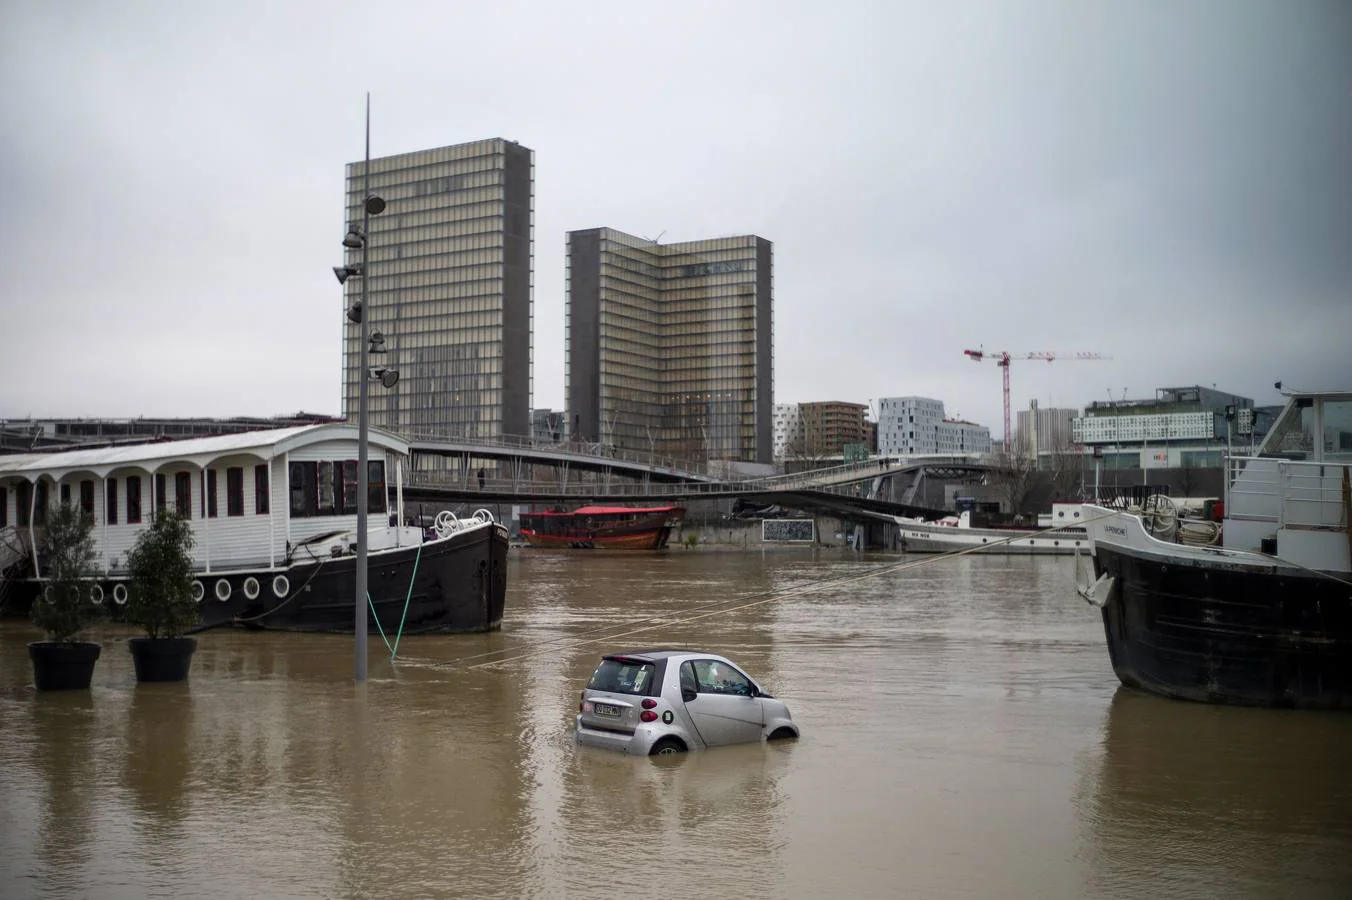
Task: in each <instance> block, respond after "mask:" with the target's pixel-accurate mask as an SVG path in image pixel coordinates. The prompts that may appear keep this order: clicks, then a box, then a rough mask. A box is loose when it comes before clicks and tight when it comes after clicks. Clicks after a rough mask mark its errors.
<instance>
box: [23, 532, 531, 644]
mask: <svg viewBox="0 0 1352 900" xmlns="http://www.w3.org/2000/svg"><path fill="white" fill-rule="evenodd" d="M507 547H508V541H507V532H506V530H505V529H503V528H502V527H501V526H498V525H491V526H488V527H481V528H474V529H470V530H467V531H462V532H459V533H457V534H454V535H452V536H450V537H449V538H445V539H442V540H434V541H428V542H425V543H423V544H421V545H415V546H409V547H401V548H397V549H393V550H384V551H379V552H372V553H370V554H368V556H367V592H368V593H369V594H370V597H371V603H370V604H368V606H367V628H368V631H369V632H370V633H373V634H374V633H375V632H376V631H377V617H378V618H379V627H380V628H383V629H384V630H385V631H386V632H387V633H391V634H392V633H393V632H395V631H396V630H397V629H398V628H399V626H400V621H401V619H402V621H403V633H404V634H421V633H432V632H443V633H456V632H484V631H494V630H496V629H498V628H499V627H500V626H501V624H502V613H503V608H504V605H505V602H506V596H507ZM356 568H357V561H356V557H354V556H350V555H349V556H340V557H333V558H324V557H321V558H318V559H313V558H308V557H306V556H305V554H304V551H303V549H302V550H301V551H300V552H298V553H296V554H295V555H294V557H293V560H292V562H291V564H290V565H287V566H284V567H278V568H273V569H267V568H260V569H258V570H256V571H247V570H240V571H231V572H227V573H212V574H199V575H197V576H196V580H197V581H199V582H200V583H201V584H202V586H203V597H202V600H201V604H200V605H201V611H202V624H201V625H200V626H198V627H196V628H194V629H193V630H194V631H200V630H206V629H209V628H216V627H220V626H227V625H234V626H240V627H246V628H257V629H271V630H279V631H305V632H334V633H343V634H352V631H353V628H352V626H353V619H354V615H355V611H354V608H353V605H354V603H355V602H356ZM119 585H121V590H119ZM9 587H10V588H11V590H10V591H9V592H8V593H9V596H7V597H6V598H5V601H6V602H5V604H4V613H5V614H6V615H27V613H28V609H29V608H30V607H31V605H32V600H33V598H34V597H35V596H36V595H37V591H38V590H40V589H41V587H42V585H41V583H39V582H36V581H32V580H26V581H19V582H12V583H11V584H10V585H9ZM100 588H101V590H102V593H103V595H104V600H103V605H104V606H105V607H107V610H108V612H109V615H110V618H111V619H112V620H113V621H117V620H119V619H120V618H121V611H122V609H123V606H122V605H120V604H119V603H118V602H117V600H116V598H117V597H118V596H119V595H122V596H125V595H124V594H122V592H123V591H125V590H126V589H127V583H126V582H125V581H120V580H118V579H110V580H107V581H104V582H102V583H101V584H100ZM222 598H224V599H222ZM406 603H407V613H405V604H406ZM372 606H374V607H375V612H374V613H372V611H371V607H372Z"/></svg>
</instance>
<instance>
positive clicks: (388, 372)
mask: <svg viewBox="0 0 1352 900" xmlns="http://www.w3.org/2000/svg"><path fill="white" fill-rule="evenodd" d="M370 185H371V95H370V93H369V92H368V93H367V95H366V164H365V166H364V167H363V168H362V186H361V187H362V191H361V192H362V197H363V198H364V200H363V202H362V221H361V228H360V229H358V228H357V226H356V225H355V224H353V225H349V226H348V229H347V234H346V235H344V236H343V246H344V247H345V248H347V249H348V250H360V251H361V262H360V263H359V264H358V265H355V266H334V267H333V274H334V275H335V276H336V277H337V278H338V283H339V284H346V283H347V280H348V279H349V278H356V277H360V278H361V299H359V300H358V301H356V302H355V303H353V304H352V305H351V306H349V307H348V310H347V318H348V320H349V321H351V322H354V323H360V324H361V344H360V345H359V348H358V350H357V352H358V353H360V354H361V359H360V360H359V362H358V365H357V371H358V372H359V373H360V375H359V377H358V378H357V498H358V499H357V568H356V578H355V581H356V597H355V598H354V604H353V610H352V624H353V636H354V638H355V644H356V646H355V648H354V657H355V658H354V660H353V675H354V677H355V679H356V680H357V681H365V680H366V634H367V632H366V619H367V612H366V607H367V603H368V602H369V601H368V599H367V590H366V586H367V547H368V543H369V542H368V540H367V533H366V532H367V524H366V523H367V513H368V512H369V510H368V507H369V505H370V498H369V496H368V494H369V493H370V472H369V471H368V460H369V457H370V452H369V450H370V448H369V438H370V428H369V425H368V424H367V406H368V399H367V394H368V390H367V382H369V381H370V380H371V376H372V375H374V376H375V377H376V378H379V379H380V382H381V384H383V385H384V386H385V387H387V388H390V387H393V386H394V384H395V382H397V381H398V380H399V373H398V372H397V371H395V370H393V369H378V370H376V371H375V372H374V373H373V372H370V371H369V370H368V369H367V367H366V357H367V354H368V353H369V352H371V350H374V349H376V348H375V347H373V346H371V345H372V341H371V335H370V316H367V315H365V310H366V309H367V308H368V307H369V306H370V303H369V302H368V301H369V297H370V279H369V278H367V277H366V272H367V269H366V258H367V249H368V247H369V241H368V240H367V235H369V234H370V233H371V216H374V215H379V214H380V213H382V212H384V211H385V201H384V200H382V199H381V198H380V197H376V196H374V195H372V194H371V190H370ZM376 336H377V337H379V338H380V340H379V341H378V342H377V346H380V345H383V344H384V336H383V335H381V334H380V333H379V332H376ZM377 352H379V351H377Z"/></svg>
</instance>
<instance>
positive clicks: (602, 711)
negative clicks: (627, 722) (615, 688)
mask: <svg viewBox="0 0 1352 900" xmlns="http://www.w3.org/2000/svg"><path fill="white" fill-rule="evenodd" d="M593 708H594V709H595V710H596V714H597V715H598V716H612V717H614V718H616V719H618V718H619V717H620V708H619V707H618V706H614V705H612V704H610V703H595V704H593Z"/></svg>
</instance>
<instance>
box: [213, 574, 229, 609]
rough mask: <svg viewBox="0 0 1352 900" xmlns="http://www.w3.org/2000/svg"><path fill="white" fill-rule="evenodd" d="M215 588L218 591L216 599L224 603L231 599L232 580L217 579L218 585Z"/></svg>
mask: <svg viewBox="0 0 1352 900" xmlns="http://www.w3.org/2000/svg"><path fill="white" fill-rule="evenodd" d="M213 590H214V591H215V592H216V599H217V600H219V601H221V602H222V603H224V602H225V601H227V600H229V599H230V582H228V581H226V580H225V579H224V578H218V579H216V587H215V588H213Z"/></svg>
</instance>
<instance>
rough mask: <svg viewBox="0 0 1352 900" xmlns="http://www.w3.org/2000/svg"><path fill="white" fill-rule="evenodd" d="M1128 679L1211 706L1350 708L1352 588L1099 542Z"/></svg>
mask: <svg viewBox="0 0 1352 900" xmlns="http://www.w3.org/2000/svg"><path fill="white" fill-rule="evenodd" d="M1094 553H1095V556H1094V568H1095V571H1096V574H1098V575H1103V574H1108V575H1111V576H1113V577H1114V578H1115V579H1116V588H1115V590H1114V591H1113V592H1112V593H1111V595H1110V596H1109V598H1108V601H1107V602H1106V603H1105V604H1104V606H1103V609H1102V615H1103V630H1104V632H1105V634H1106V636H1107V639H1108V653H1109V655H1110V657H1111V659H1112V665H1113V671H1114V672H1116V674H1117V677H1118V679H1119V680H1120V681H1121V682H1122V683H1123V684H1125V685H1129V686H1131V687H1135V688H1140V689H1143V690H1146V691H1150V692H1152V693H1155V694H1161V695H1163V696H1166V697H1173V698H1175V699H1180V700H1194V701H1199V702H1205V703H1232V704H1241V705H1246V706H1267V707H1290V708H1302V709H1340V710H1352V587H1349V586H1348V585H1347V584H1345V583H1342V582H1339V581H1336V580H1334V579H1332V578H1328V577H1324V576H1320V575H1318V574H1316V573H1309V574H1308V575H1306V574H1303V573H1299V572H1295V571H1293V570H1290V569H1277V568H1275V567H1272V568H1267V569H1259V568H1258V567H1253V566H1241V565H1225V564H1216V565H1214V566H1212V565H1203V564H1199V563H1196V562H1172V561H1167V560H1161V559H1159V558H1158V557H1146V556H1137V555H1134V554H1132V553H1129V552H1125V551H1123V550H1120V549H1119V548H1116V547H1113V546H1108V545H1104V544H1102V543H1099V544H1098V545H1097V546H1096V547H1095V551H1094Z"/></svg>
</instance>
